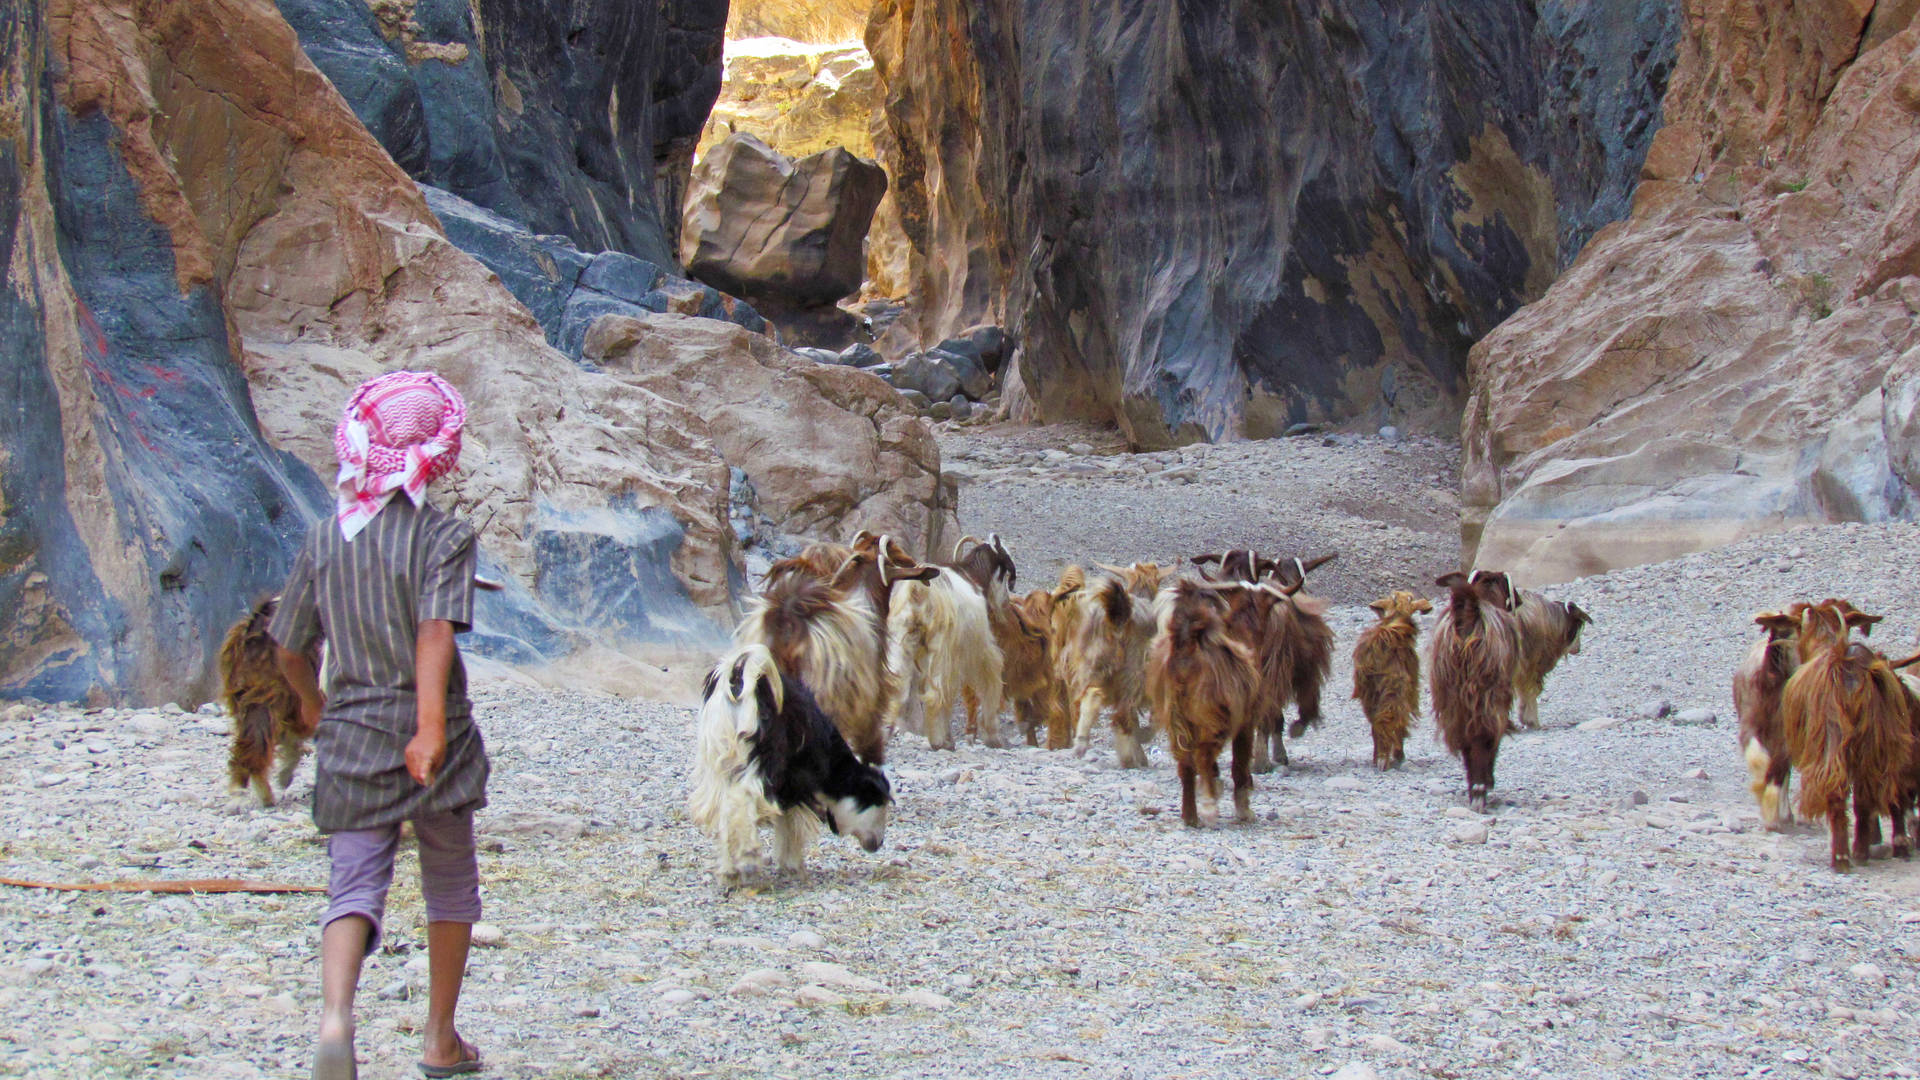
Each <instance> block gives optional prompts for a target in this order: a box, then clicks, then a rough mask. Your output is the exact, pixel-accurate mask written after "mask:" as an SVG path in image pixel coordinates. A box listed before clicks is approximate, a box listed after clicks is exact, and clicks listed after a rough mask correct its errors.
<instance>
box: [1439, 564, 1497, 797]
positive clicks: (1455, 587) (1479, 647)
mask: <svg viewBox="0 0 1920 1080" xmlns="http://www.w3.org/2000/svg"><path fill="white" fill-rule="evenodd" d="M1435 584H1436V585H1439V586H1440V587H1441V588H1443V589H1446V590H1447V591H1448V598H1447V606H1446V608H1445V610H1443V611H1441V613H1440V618H1439V621H1438V622H1437V623H1435V624H1434V628H1433V645H1432V656H1431V659H1430V660H1429V667H1428V675H1427V680H1428V683H1429V685H1430V686H1431V687H1432V688H1433V717H1434V721H1435V723H1436V725H1437V727H1438V728H1439V732H1440V738H1441V740H1442V741H1444V742H1445V743H1446V746H1447V750H1448V751H1449V752H1451V753H1453V754H1455V755H1456V756H1458V757H1459V758H1460V759H1461V761H1462V763H1463V764H1464V765H1465V766H1466V771H1467V802H1468V805H1470V806H1472V807H1473V809H1474V810H1476V811H1478V812H1480V813H1483V814H1484V813H1486V811H1487V792H1488V791H1490V790H1492V788H1493V763H1494V759H1495V758H1497V757H1498V756H1499V754H1500V738H1501V736H1503V735H1505V734H1506V733H1507V721H1508V714H1509V713H1510V712H1511V710H1512V708H1513V669H1514V665H1515V663H1516V660H1517V655H1518V653H1519V651H1520V645H1519V641H1518V634H1517V633H1516V632H1515V631H1514V626H1513V613H1512V611H1511V610H1510V608H1511V604H1512V593H1511V592H1509V591H1508V590H1509V588H1510V587H1511V586H1510V584H1509V582H1508V579H1507V576H1506V575H1505V574H1502V573H1498V572H1496V571H1487V570H1476V571H1475V572H1474V573H1473V575H1472V576H1471V577H1469V576H1468V575H1466V574H1462V573H1460V572H1458V571H1455V572H1454V573H1451V574H1448V575H1446V576H1445V577H1442V578H1440V579H1439V580H1438V581H1436V582H1435Z"/></svg>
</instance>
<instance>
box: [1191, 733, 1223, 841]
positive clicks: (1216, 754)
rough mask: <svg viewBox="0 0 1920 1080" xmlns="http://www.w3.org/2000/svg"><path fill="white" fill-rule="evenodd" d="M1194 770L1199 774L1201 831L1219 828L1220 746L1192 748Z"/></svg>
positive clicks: (1205, 745)
mask: <svg viewBox="0 0 1920 1080" xmlns="http://www.w3.org/2000/svg"><path fill="white" fill-rule="evenodd" d="M1193 756H1194V768H1195V770H1196V771H1197V772H1198V773H1199V774H1200V777H1199V779H1200V802H1199V807H1198V809H1199V823H1200V827H1201V828H1203V829H1216V828H1219V827H1220V744H1219V743H1216V742H1206V743H1200V744H1198V745H1196V746H1195V747H1194V748H1193Z"/></svg>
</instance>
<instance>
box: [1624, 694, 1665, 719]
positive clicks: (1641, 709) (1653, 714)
mask: <svg viewBox="0 0 1920 1080" xmlns="http://www.w3.org/2000/svg"><path fill="white" fill-rule="evenodd" d="M1672 712H1673V702H1671V701H1668V700H1667V699H1665V698H1657V699H1655V700H1653V701H1643V702H1641V703H1640V704H1639V705H1637V706H1635V707H1634V710H1633V715H1635V716H1637V717H1639V718H1640V719H1642V720H1658V719H1660V718H1661V717H1663V716H1667V715H1669V714H1671V713H1672Z"/></svg>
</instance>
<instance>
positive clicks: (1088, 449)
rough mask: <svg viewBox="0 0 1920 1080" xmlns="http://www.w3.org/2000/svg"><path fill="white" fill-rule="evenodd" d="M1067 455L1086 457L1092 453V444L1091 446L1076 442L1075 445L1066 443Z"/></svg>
mask: <svg viewBox="0 0 1920 1080" xmlns="http://www.w3.org/2000/svg"><path fill="white" fill-rule="evenodd" d="M1067 453H1069V454H1079V455H1081V456H1082V457H1084V456H1086V455H1088V454H1091V453H1093V444H1092V443H1083V442H1077V443H1068V444H1067Z"/></svg>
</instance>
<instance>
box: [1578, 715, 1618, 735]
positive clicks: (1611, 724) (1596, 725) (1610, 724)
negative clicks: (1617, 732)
mask: <svg viewBox="0 0 1920 1080" xmlns="http://www.w3.org/2000/svg"><path fill="white" fill-rule="evenodd" d="M1626 722H1627V721H1626V718H1625V717H1621V716H1596V717H1594V718H1593V719H1591V720H1582V721H1580V722H1579V723H1578V724H1576V725H1574V730H1575V731H1606V730H1608V729H1609V728H1617V727H1619V726H1620V725H1621V724H1624V723H1626Z"/></svg>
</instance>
